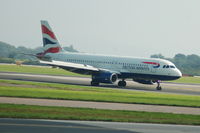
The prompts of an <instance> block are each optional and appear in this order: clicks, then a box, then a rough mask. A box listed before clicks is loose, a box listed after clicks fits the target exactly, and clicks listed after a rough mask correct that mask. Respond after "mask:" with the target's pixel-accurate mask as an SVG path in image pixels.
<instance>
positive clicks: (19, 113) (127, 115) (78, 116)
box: [0, 104, 200, 125]
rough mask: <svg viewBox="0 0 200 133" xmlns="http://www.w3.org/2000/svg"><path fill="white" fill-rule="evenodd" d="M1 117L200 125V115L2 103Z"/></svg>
mask: <svg viewBox="0 0 200 133" xmlns="http://www.w3.org/2000/svg"><path fill="white" fill-rule="evenodd" d="M0 117H1V118H26V119H62V120H89V121H112V122H138V123H162V124H185V125H200V115H183V114H171V113H153V112H138V111H119V110H103V109H88V108H69V107H68V108H67V107H46V106H32V105H15V104H0Z"/></svg>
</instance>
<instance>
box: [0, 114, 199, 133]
mask: <svg viewBox="0 0 200 133" xmlns="http://www.w3.org/2000/svg"><path fill="white" fill-rule="evenodd" d="M199 131H200V126H186V125H167V124H144V123H120V122H98V121H96V122H92V121H67V120H32V119H3V118H0V133H199Z"/></svg>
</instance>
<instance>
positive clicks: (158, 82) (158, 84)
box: [156, 80, 162, 91]
mask: <svg viewBox="0 0 200 133" xmlns="http://www.w3.org/2000/svg"><path fill="white" fill-rule="evenodd" d="M156 82H157V87H156V89H157V90H158V91H160V90H162V87H161V85H160V80H158V81H156Z"/></svg>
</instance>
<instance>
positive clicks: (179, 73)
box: [176, 69, 182, 78]
mask: <svg viewBox="0 0 200 133" xmlns="http://www.w3.org/2000/svg"><path fill="white" fill-rule="evenodd" d="M176 75H177V77H178V78H181V77H182V73H181V71H180V70H179V69H177V70H176Z"/></svg>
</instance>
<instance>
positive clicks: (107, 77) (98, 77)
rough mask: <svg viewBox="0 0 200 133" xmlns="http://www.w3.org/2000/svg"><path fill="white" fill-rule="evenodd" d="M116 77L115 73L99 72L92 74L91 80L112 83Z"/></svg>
mask: <svg viewBox="0 0 200 133" xmlns="http://www.w3.org/2000/svg"><path fill="white" fill-rule="evenodd" d="M117 79H118V76H117V74H116V73H109V72H99V73H95V74H93V75H92V81H93V82H97V83H111V84H112V83H114V82H116V81H117Z"/></svg>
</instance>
